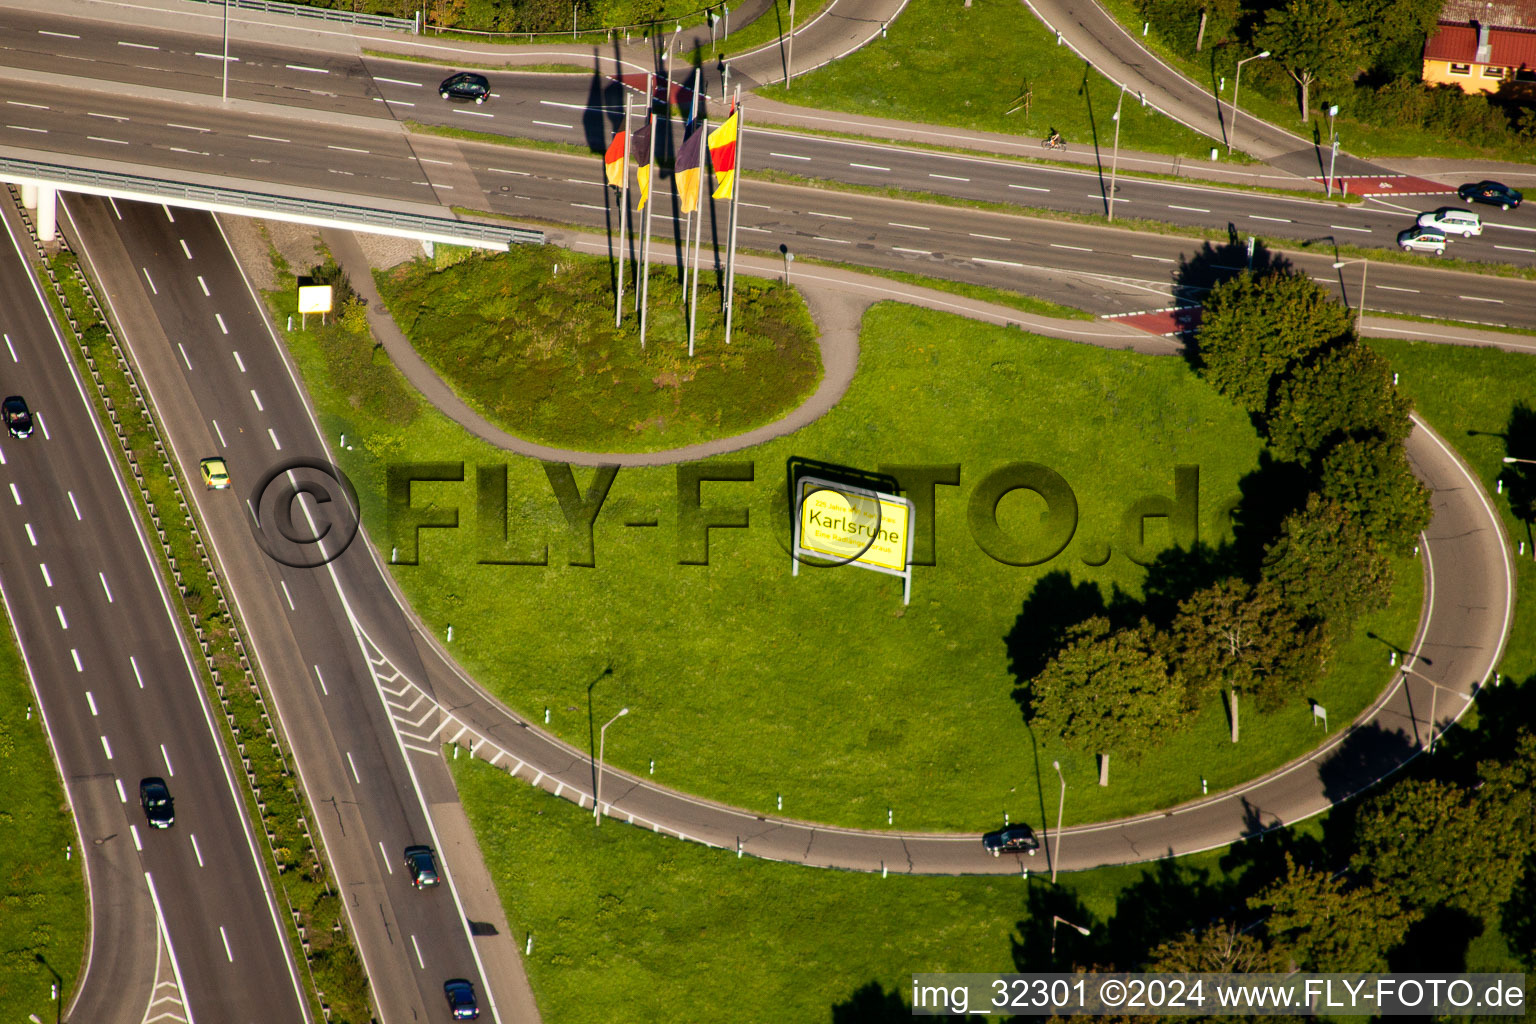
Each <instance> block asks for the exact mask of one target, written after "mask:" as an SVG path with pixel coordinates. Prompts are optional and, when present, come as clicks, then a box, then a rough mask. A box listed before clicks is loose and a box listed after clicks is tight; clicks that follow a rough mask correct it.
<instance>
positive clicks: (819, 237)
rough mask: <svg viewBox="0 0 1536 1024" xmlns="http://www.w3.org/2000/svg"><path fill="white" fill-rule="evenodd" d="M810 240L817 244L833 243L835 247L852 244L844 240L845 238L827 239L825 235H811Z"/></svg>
mask: <svg viewBox="0 0 1536 1024" xmlns="http://www.w3.org/2000/svg"><path fill="white" fill-rule="evenodd" d="M811 238H812V239H814V240H815V241H817V242H833V243H835V244H837V245H852V244H853V243H852V242H850V241H848V239H846V238H828V237H826V236H825V235H812V236H811Z"/></svg>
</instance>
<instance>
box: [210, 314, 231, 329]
mask: <svg viewBox="0 0 1536 1024" xmlns="http://www.w3.org/2000/svg"><path fill="white" fill-rule="evenodd" d="M213 318H214V319H215V320H217V321H218V322H219V330H221V331H223V332H224V333H225V334H228V333H229V328H228V327H225V326H224V315H223V314H222V313H215V314H213Z"/></svg>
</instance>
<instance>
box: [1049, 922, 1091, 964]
mask: <svg viewBox="0 0 1536 1024" xmlns="http://www.w3.org/2000/svg"><path fill="white" fill-rule="evenodd" d="M1058 924H1064V925H1066V926H1067V927H1068V928H1072V929H1075V930H1076V931H1077V934H1079V935H1087V934H1088V933H1089V932H1090V931H1092V929H1090V928H1084V927H1083V926H1082V925H1080V924H1073V923H1072V922H1071V921H1068V920H1067V919H1066V918H1064V917H1060V916H1058V915H1056V914H1052V915H1051V959H1052V960H1054V959H1056V926H1057V925H1058Z"/></svg>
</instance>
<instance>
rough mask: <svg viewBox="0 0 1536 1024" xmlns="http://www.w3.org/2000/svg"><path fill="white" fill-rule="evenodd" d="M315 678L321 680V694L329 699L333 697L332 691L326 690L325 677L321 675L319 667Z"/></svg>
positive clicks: (317, 666) (316, 667) (316, 669)
mask: <svg viewBox="0 0 1536 1024" xmlns="http://www.w3.org/2000/svg"><path fill="white" fill-rule="evenodd" d="M315 678H316V679H318V680H320V692H321V693H323V694H325V695H326V696H327V697H329V696H330V695H331V691H330V690H327V689H326V688H325V676H323V675H321V674H320V666H319V665H316V666H315Z"/></svg>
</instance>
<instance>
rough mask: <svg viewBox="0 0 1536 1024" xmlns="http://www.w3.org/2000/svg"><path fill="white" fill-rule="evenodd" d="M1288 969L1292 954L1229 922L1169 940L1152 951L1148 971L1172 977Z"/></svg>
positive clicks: (1148, 959) (1279, 971)
mask: <svg viewBox="0 0 1536 1024" xmlns="http://www.w3.org/2000/svg"><path fill="white" fill-rule="evenodd" d="M1289 969H1290V953H1289V951H1286V950H1281V949H1273V948H1271V947H1270V946H1268V945H1266V944H1265V942H1264V940H1262V939H1260V938H1259V937H1258V936H1257V935H1254V934H1252V933H1250V932H1245V931H1242V930H1240V929H1239V928H1238V927H1237V925H1235V924H1232V923H1231V922H1228V921H1216V922H1214V923H1212V924H1210V925H1208V926H1206V927H1205V928H1202V929H1200V930H1199V931H1189V932H1185V933H1184V934H1183V935H1180V936H1179V937H1178V938H1176V939H1169V940H1168V941H1167V942H1164V943H1162V944H1161V945H1159V946H1158V947H1157V948H1156V949H1154V950H1152V952H1151V954H1150V955H1149V956H1148V958H1147V965H1146V970H1148V971H1156V972H1166V973H1169V974H1202V973H1214V974H1282V973H1284V972H1286V971H1287V970H1289Z"/></svg>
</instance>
